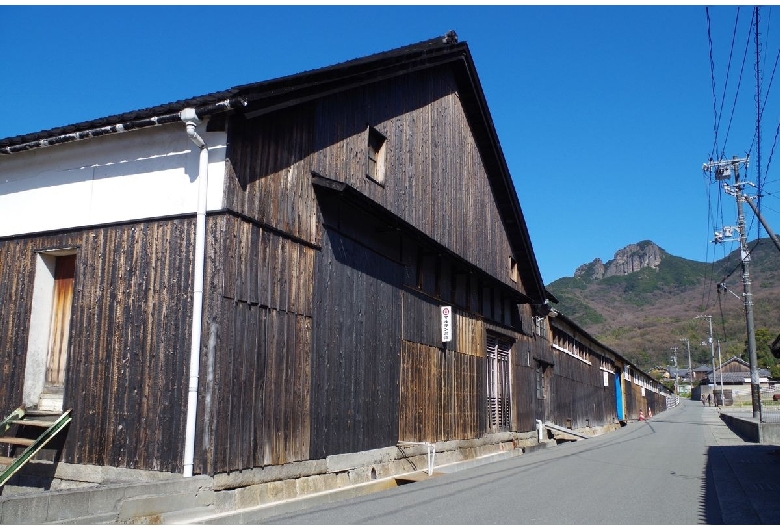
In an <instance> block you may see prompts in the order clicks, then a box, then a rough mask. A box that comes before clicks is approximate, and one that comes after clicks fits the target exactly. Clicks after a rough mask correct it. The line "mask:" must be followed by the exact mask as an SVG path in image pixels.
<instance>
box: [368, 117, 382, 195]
mask: <svg viewBox="0 0 780 530" xmlns="http://www.w3.org/2000/svg"><path fill="white" fill-rule="evenodd" d="M385 143H386V142H385V137H384V136H383V135H382V133H380V132H379V131H377V130H376V129H374V128H373V127H369V128H368V150H367V151H368V167H367V169H366V176H367V177H368V178H370V179H371V180H373V181H374V182H377V183H379V184H384V182H385Z"/></svg>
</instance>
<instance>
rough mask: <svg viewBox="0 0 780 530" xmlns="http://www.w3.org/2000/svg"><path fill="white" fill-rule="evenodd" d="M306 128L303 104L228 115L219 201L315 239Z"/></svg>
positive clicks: (308, 119) (307, 112)
mask: <svg viewBox="0 0 780 530" xmlns="http://www.w3.org/2000/svg"><path fill="white" fill-rule="evenodd" d="M328 125H329V124H323V126H328ZM312 130H313V118H312V111H311V107H310V106H308V105H301V106H298V107H294V108H292V109H287V110H282V111H277V112H274V113H271V114H267V115H264V116H260V117H258V118H256V119H253V120H246V119H244V118H242V117H236V118H235V119H233V120H232V121H231V122H230V126H229V128H228V134H229V142H228V152H227V158H228V170H227V172H228V175H227V176H228V178H227V182H226V196H225V206H226V207H227V208H228V209H230V210H232V211H234V212H237V213H240V214H242V215H245V216H247V217H249V218H251V219H255V220H256V221H258V222H260V223H263V224H266V225H269V226H272V227H274V228H276V229H277V230H280V231H282V232H284V233H286V234H289V235H290V236H293V237H296V238H298V239H302V240H304V241H308V242H310V243H318V242H319V235H318V233H317V203H316V201H315V200H314V190H313V187H312V185H311V162H310V159H309V155H310V153H311V136H312V134H313V132H312Z"/></svg>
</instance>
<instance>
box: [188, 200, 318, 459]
mask: <svg viewBox="0 0 780 530" xmlns="http://www.w3.org/2000/svg"><path fill="white" fill-rule="evenodd" d="M208 234H209V245H208V246H207V248H208V249H209V257H208V260H207V268H206V278H207V282H208V284H209V286H210V287H209V292H210V293H211V295H210V296H209V297H208V299H207V303H206V308H205V312H204V314H205V315H207V316H206V318H205V322H204V328H203V333H204V340H203V344H204V348H202V349H201V350H202V353H201V366H202V368H201V379H200V387H201V393H200V394H201V395H200V400H201V406H199V422H198V425H199V428H200V433H199V439H200V440H201V443H200V444H199V454H198V456H197V458H196V459H197V466H198V467H197V470H198V471H199V472H201V473H209V474H213V473H224V472H229V471H235V470H241V469H250V468H252V467H260V466H264V465H268V464H283V463H286V462H294V461H300V460H306V459H308V458H309V440H310V410H309V407H310V395H309V392H310V387H311V357H310V356H311V340H312V289H311V285H312V283H313V270H314V260H315V253H316V251H315V249H314V248H312V247H310V246H307V245H304V244H301V243H300V242H297V241H293V240H291V239H289V238H287V237H284V236H283V235H282V234H279V233H276V232H274V231H271V230H268V229H264V228H263V227H261V226H258V225H257V224H253V223H250V222H248V221H247V220H245V219H243V218H238V217H236V216H234V215H230V214H227V215H219V216H214V217H210V218H209V224H208ZM212 321H213V322H214V323H215V324H216V325H217V331H216V346H215V351H214V360H213V366H211V365H210V364H209V355H208V348H206V347H205V345H206V342H207V340H206V338H207V337H209V334H210V332H211V322H212ZM209 370H212V371H213V374H214V376H213V383H211V384H210V383H209V378H208V373H209ZM209 393H210V395H211V399H210V400H207V395H208V394H209ZM204 428H207V429H208V432H203V429H204Z"/></svg>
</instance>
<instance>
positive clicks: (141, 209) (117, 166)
mask: <svg viewBox="0 0 780 530" xmlns="http://www.w3.org/2000/svg"><path fill="white" fill-rule="evenodd" d="M205 125H206V123H205V122H204V123H202V124H201V125H200V126H199V127H198V134H200V135H201V137H202V138H203V139H204V140H205V142H206V144H207V145H208V146H209V188H208V201H207V208H208V209H209V210H217V209H220V208H222V205H223V187H224V186H223V185H224V179H225V151H226V143H227V135H226V134H225V133H224V132H216V133H206V131H205ZM198 156H199V153H198V149H197V147H196V146H195V145H194V144H193V143H192V142H191V141H190V139H189V137H188V136H187V134H186V132H185V128H184V123H175V124H169V125H165V126H160V127H152V128H149V129H141V130H136V131H130V132H126V133H121V134H114V135H110V136H104V137H101V138H92V139H89V140H81V141H78V142H72V143H69V144H64V145H60V146H53V147H44V148H41V149H36V150H33V151H28V152H24V153H17V154H12V155H0V237H2V236H10V235H18V234H27V233H32V232H42V231H47V230H58V229H64V228H74V227H81V226H91V225H97V224H104V223H115V222H121V221H131V220H139V219H146V218H153V217H161V216H167V215H176V214H182V213H194V212H195V211H196V208H197V202H198V185H197V181H196V179H197V176H198Z"/></svg>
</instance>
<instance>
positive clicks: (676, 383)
mask: <svg viewBox="0 0 780 530" xmlns="http://www.w3.org/2000/svg"><path fill="white" fill-rule="evenodd" d="M671 350H672V351H673V352H674V354H673V355H672V359H673V360H674V393H675V395H677V396H679V395H680V375H679V374H678V373H677V346H674V347H672V348H671Z"/></svg>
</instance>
